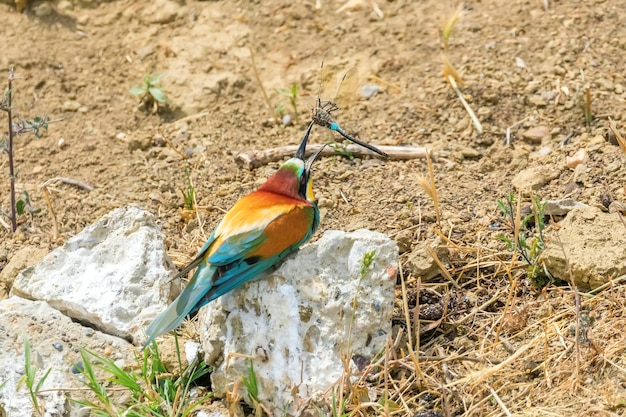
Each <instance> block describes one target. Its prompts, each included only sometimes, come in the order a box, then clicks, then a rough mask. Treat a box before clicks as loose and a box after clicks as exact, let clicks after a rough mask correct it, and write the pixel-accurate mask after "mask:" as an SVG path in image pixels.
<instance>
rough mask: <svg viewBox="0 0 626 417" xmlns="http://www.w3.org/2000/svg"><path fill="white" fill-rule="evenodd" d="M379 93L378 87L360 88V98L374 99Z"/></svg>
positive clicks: (366, 86) (365, 86)
mask: <svg viewBox="0 0 626 417" xmlns="http://www.w3.org/2000/svg"><path fill="white" fill-rule="evenodd" d="M379 91H380V86H378V85H375V84H373V85H364V86H363V87H362V88H361V96H363V98H365V99H370V98H372V97H374V96H375V95H376V94H377V93H378V92H379Z"/></svg>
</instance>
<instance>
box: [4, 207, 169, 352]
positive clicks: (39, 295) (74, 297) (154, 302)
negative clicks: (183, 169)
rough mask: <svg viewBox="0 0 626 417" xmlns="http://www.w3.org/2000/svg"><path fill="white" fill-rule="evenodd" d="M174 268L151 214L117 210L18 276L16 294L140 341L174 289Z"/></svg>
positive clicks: (113, 332) (131, 208)
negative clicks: (172, 282)
mask: <svg viewBox="0 0 626 417" xmlns="http://www.w3.org/2000/svg"><path fill="white" fill-rule="evenodd" d="M174 271H175V267H174V266H173V264H172V262H171V260H170V259H169V257H168V256H167V254H166V253H165V248H164V246H163V234H162V233H161V231H160V229H159V227H158V226H157V225H156V224H155V223H154V218H153V217H152V215H151V214H150V213H148V212H146V211H144V210H142V209H140V208H138V207H122V208H118V209H116V210H114V211H112V212H110V213H108V214H106V215H104V216H103V217H102V218H100V219H99V220H98V221H97V222H96V223H94V224H92V225H91V226H88V227H86V228H85V229H84V230H83V231H82V232H81V233H79V234H78V235H76V236H75V237H73V238H71V239H69V240H68V241H67V243H66V244H65V245H63V247H61V248H58V249H56V250H54V251H52V252H50V253H49V254H48V255H47V256H45V257H44V258H43V260H42V261H41V262H40V263H38V264H37V265H35V266H34V267H31V268H28V269H26V270H25V271H23V272H22V273H21V274H20V275H18V276H17V278H16V279H15V282H14V284H13V289H12V293H13V294H14V295H18V296H20V297H24V298H29V299H33V300H43V301H46V302H48V303H49V304H50V305H51V306H52V307H54V308H56V309H57V310H59V311H61V312H62V313H64V314H66V315H67V316H69V317H71V318H73V319H76V320H80V321H83V322H87V323H90V324H91V325H93V326H95V327H96V328H98V329H100V330H102V331H104V332H106V333H109V334H112V335H115V336H119V337H124V338H129V337H130V338H132V340H133V341H134V342H135V343H141V342H143V341H144V340H145V331H144V329H145V327H146V326H147V325H149V324H150V322H151V321H152V319H154V317H156V315H157V314H158V313H159V312H160V311H162V310H163V309H164V308H165V306H166V305H167V304H168V300H170V299H171V298H172V296H173V295H174V294H173V293H174V292H175V288H174V286H173V285H171V284H168V280H169V279H170V277H171V275H172V273H173V272H174Z"/></svg>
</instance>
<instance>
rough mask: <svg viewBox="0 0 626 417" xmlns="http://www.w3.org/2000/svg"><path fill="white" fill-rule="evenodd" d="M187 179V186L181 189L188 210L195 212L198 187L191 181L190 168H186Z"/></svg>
mask: <svg viewBox="0 0 626 417" xmlns="http://www.w3.org/2000/svg"><path fill="white" fill-rule="evenodd" d="M185 177H186V178H187V186H186V187H185V188H182V187H180V192H181V193H182V195H183V202H184V204H185V209H186V210H195V208H196V187H195V186H194V185H193V181H191V170H190V169H189V167H187V168H185Z"/></svg>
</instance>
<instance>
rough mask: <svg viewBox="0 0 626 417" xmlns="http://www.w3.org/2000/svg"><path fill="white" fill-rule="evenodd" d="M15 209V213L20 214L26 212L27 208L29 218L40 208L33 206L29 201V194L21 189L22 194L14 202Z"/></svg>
mask: <svg viewBox="0 0 626 417" xmlns="http://www.w3.org/2000/svg"><path fill="white" fill-rule="evenodd" d="M15 209H16V211H17V214H19V215H20V216H21V215H22V214H24V213H26V209H28V213H29V214H30V217H31V220H32V219H33V216H34V215H35V214H37V213H39V212H40V211H41V209H40V208H38V209H36V208H35V207H33V204H32V203H31V202H30V196H29V195H28V192H27V191H22V196H21V197H20V198H19V199H18V200H17V202H16V203H15Z"/></svg>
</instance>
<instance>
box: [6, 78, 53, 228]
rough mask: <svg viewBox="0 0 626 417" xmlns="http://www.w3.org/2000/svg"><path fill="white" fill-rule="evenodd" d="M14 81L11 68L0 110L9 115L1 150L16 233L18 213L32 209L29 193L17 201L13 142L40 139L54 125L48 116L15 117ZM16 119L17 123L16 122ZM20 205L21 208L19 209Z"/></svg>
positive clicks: (12, 222)
mask: <svg viewBox="0 0 626 417" xmlns="http://www.w3.org/2000/svg"><path fill="white" fill-rule="evenodd" d="M13 81H15V72H14V70H13V67H11V68H9V78H8V84H7V89H6V90H5V91H4V94H3V95H2V99H0V110H1V111H4V112H5V113H6V115H7V121H8V136H7V137H6V138H2V137H0V150H3V151H4V152H6V154H7V156H8V157H9V188H10V192H9V193H10V199H11V230H12V231H13V232H15V231H16V230H17V216H18V214H21V213H18V211H21V212H22V213H23V212H24V211H23V209H24V207H26V206H27V207H28V208H29V210H30V209H31V208H32V205H31V204H30V199H28V193H26V192H25V196H26V200H24V198H22V199H20V201H21V203H20V202H19V201H16V199H15V180H16V178H17V174H16V172H15V148H14V143H13V141H14V140H15V138H16V137H17V136H19V135H22V134H25V133H33V134H34V135H35V137H36V138H38V139H39V137H40V136H41V131H42V130H47V129H48V124H49V123H52V121H50V119H49V118H48V117H46V116H38V117H35V118H34V119H32V120H31V119H22V118H20V117H19V116H15V115H14V114H13V106H12V100H13ZM14 117H15V121H14ZM18 204H19V206H20V208H18ZM35 213H36V211H35V212H33V211H31V216H32V215H33V214H35Z"/></svg>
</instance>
